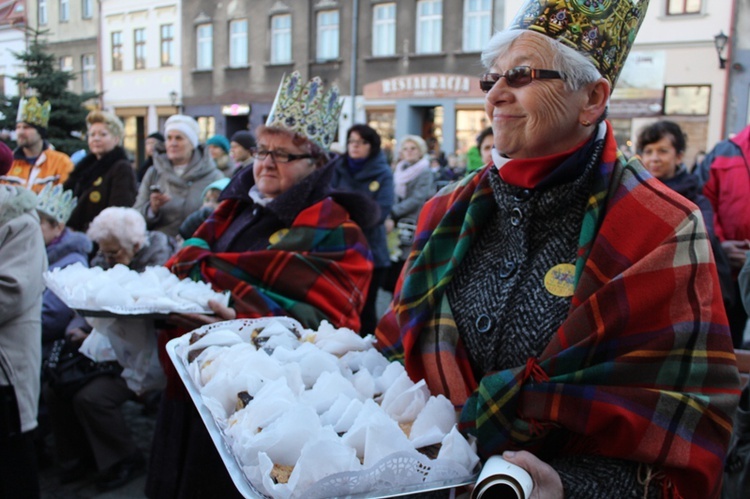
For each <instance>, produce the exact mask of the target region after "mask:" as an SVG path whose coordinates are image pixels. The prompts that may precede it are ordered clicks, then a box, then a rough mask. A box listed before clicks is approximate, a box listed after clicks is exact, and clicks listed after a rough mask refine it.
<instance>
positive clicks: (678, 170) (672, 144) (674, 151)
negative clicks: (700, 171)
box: [637, 120, 736, 310]
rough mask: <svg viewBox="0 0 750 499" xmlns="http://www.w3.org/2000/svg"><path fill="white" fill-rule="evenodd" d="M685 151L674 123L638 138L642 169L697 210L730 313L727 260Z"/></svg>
mask: <svg viewBox="0 0 750 499" xmlns="http://www.w3.org/2000/svg"><path fill="white" fill-rule="evenodd" d="M686 148H687V140H686V139H685V134H684V133H683V131H682V129H681V128H680V125H678V124H677V123H675V122H673V121H668V120H662V121H657V122H655V123H652V124H651V125H648V126H647V127H645V128H643V129H642V130H641V132H640V133H639V134H638V142H637V150H638V154H639V155H640V156H641V161H642V162H643V166H645V167H646V169H647V170H648V171H649V172H650V173H651V175H653V176H654V177H656V178H658V179H659V180H661V181H662V182H663V183H664V184H665V185H666V186H667V187H669V188H670V189H672V190H673V191H675V192H677V193H678V194H680V195H682V196H683V197H685V198H687V199H689V200H690V201H692V202H693V203H695V204H696V205H697V206H698V208H700V210H701V215H703V221H704V222H705V224H706V232H708V235H709V237H710V238H711V249H712V250H713V253H714V259H715V260H716V271H717V273H718V274H719V283H720V284H721V292H722V296H723V298H724V306H725V307H727V310H729V308H730V307H731V306H732V305H733V304H734V303H735V299H736V297H735V292H734V284H733V282H732V274H731V271H730V268H729V259H728V258H727V255H726V253H725V252H724V250H723V249H722V247H721V242H720V241H719V239H718V238H717V237H716V233H715V232H714V210H713V208H712V207H711V202H710V201H709V200H708V198H707V197H706V196H704V195H703V194H702V193H701V182H700V179H699V178H698V177H697V176H695V175H691V174H690V173H689V172H688V170H687V167H686V166H685V163H683V161H682V160H683V158H684V156H685V149H686Z"/></svg>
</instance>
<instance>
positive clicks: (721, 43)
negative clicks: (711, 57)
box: [714, 30, 729, 69]
mask: <svg viewBox="0 0 750 499" xmlns="http://www.w3.org/2000/svg"><path fill="white" fill-rule="evenodd" d="M728 41H729V37H728V36H727V35H725V34H724V31H723V30H722V31H721V32H720V33H719V34H718V35H716V36H714V47H716V54H717V55H718V56H719V69H724V68H726V66H727V60H726V59H725V58H724V57H722V56H721V54H722V52H724V47H726V46H727V42H728Z"/></svg>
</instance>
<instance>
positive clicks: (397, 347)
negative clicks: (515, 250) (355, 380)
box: [377, 128, 739, 497]
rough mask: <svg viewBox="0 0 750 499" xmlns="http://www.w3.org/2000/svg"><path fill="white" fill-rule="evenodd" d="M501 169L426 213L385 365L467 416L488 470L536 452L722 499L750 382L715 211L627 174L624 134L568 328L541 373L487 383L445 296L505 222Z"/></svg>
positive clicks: (506, 374) (594, 213)
mask: <svg viewBox="0 0 750 499" xmlns="http://www.w3.org/2000/svg"><path fill="white" fill-rule="evenodd" d="M491 170H493V167H489V168H484V169H482V170H480V171H478V172H477V173H476V174H474V175H472V176H469V177H467V178H466V179H464V180H463V181H461V182H460V183H459V184H457V185H455V186H454V187H452V188H450V187H449V188H447V189H444V190H443V191H441V192H440V193H439V194H438V195H437V196H436V197H435V198H433V199H432V200H430V201H429V202H428V203H427V205H426V206H425V207H424V208H423V210H422V212H421V215H420V219H419V222H418V227H417V233H416V238H415V244H414V248H413V250H412V252H411V254H410V256H409V259H408V260H407V262H406V265H405V267H404V270H403V272H402V275H401V279H400V281H399V283H398V285H397V289H396V293H395V295H394V300H393V302H392V304H391V307H390V309H389V310H388V312H387V313H386V315H385V317H384V318H383V319H382V321H381V322H380V324H379V326H378V331H377V336H378V342H379V347H380V348H381V350H383V351H384V353H386V354H387V355H388V356H389V357H390V358H392V359H402V360H403V361H404V363H405V365H406V368H407V370H408V372H409V373H410V375H411V376H412V378H414V379H419V378H424V379H426V381H427V383H428V385H429V386H430V389H431V390H432V392H433V393H442V394H444V395H446V396H447V397H448V398H450V399H451V400H452V402H453V403H454V404H455V405H456V406H457V407H459V408H462V414H461V422H462V428H463V430H464V431H466V432H468V433H471V434H474V435H476V436H477V437H478V441H477V442H478V445H479V448H480V452H481V453H482V454H483V455H484V456H485V457H488V456H489V455H492V454H497V453H500V452H502V451H503V450H505V449H513V448H527V449H530V450H539V451H542V452H545V453H551V454H552V455H556V454H558V455H559V454H565V453H567V454H576V453H578V454H580V453H586V454H589V455H592V454H593V455H602V456H609V457H615V458H621V459H627V460H631V461H635V462H642V463H647V464H650V465H655V466H656V467H657V469H660V470H663V471H664V473H665V474H666V479H665V480H664V484H665V488H669V491H670V493H671V494H672V495H673V496H679V495H683V496H687V495H688V494H689V495H690V496H691V497H715V496H717V495H718V493H719V490H720V484H721V475H722V469H723V462H724V457H725V454H726V450H727V446H728V443H729V436H730V433H731V430H732V416H733V413H734V410H735V409H736V406H737V400H738V396H739V378H738V373H737V368H736V364H735V358H734V353H733V349H732V343H731V339H730V337H729V335H728V328H727V322H726V316H725V313H724V308H723V305H722V298H721V292H720V287H719V283H718V279H717V275H716V268H715V264H714V260H713V257H712V254H711V252H710V247H709V241H708V237H707V235H706V232H705V227H704V224H703V221H702V219H701V215H700V211H699V210H698V209H697V208H696V207H695V206H694V205H692V204H691V203H690V202H688V201H686V200H685V199H684V198H682V197H681V196H679V195H677V194H676V193H674V192H673V191H671V190H670V189H668V188H666V187H665V186H663V185H662V184H661V183H660V182H659V181H657V180H655V179H654V178H652V177H651V176H650V175H649V174H648V173H647V172H646V171H645V170H644V168H643V167H642V165H641V164H640V163H639V162H637V161H631V162H630V163H626V162H625V160H624V158H623V157H622V155H621V154H620V153H619V152H618V151H617V147H616V144H615V141H614V137H613V136H612V133H611V128H610V130H609V131H608V134H607V137H606V142H605V146H604V150H603V153H602V158H601V162H600V165H599V168H598V171H597V176H596V178H595V182H594V188H593V190H592V193H591V197H590V200H589V203H588V206H587V208H586V213H585V216H584V222H583V228H582V232H581V235H580V238H579V253H578V257H579V258H578V262H577V265H576V287H575V294H574V296H573V299H572V303H571V309H570V313H569V315H568V317H567V319H566V320H565V321H564V322H563V323H562V324H561V325H560V328H559V329H558V331H557V333H556V335H555V336H554V337H553V338H552V340H551V342H550V344H549V345H548V346H547V347H546V348H545V350H544V352H543V353H542V355H541V356H540V357H539V358H538V359H533V358H532V359H529V361H528V362H527V364H526V365H524V366H517V367H516V368H514V369H509V370H505V371H501V372H490V373H486V374H485V375H484V376H483V377H482V378H481V379H479V380H476V379H475V378H474V376H473V374H472V367H471V365H470V363H469V360H468V356H467V353H466V349H465V347H464V345H463V343H462V341H461V337H460V335H461V333H460V331H458V329H457V327H456V323H455V321H454V319H453V311H452V310H451V309H450V304H449V303H448V300H447V297H446V293H445V288H446V286H447V285H448V283H449V282H450V280H451V277H452V276H453V274H454V273H455V270H456V269H457V268H458V266H459V265H460V263H461V260H462V258H463V257H464V256H465V255H466V253H467V252H468V249H469V248H470V247H471V245H472V243H473V241H474V240H475V238H476V237H477V234H479V233H480V231H481V229H482V226H483V224H484V223H485V221H487V220H489V219H490V218H491V217H490V214H491V210H492V209H494V203H493V201H492V190H491V187H490V185H489V181H488V175H490V174H492V173H493V172H492V171H491ZM540 313H543V311H540ZM553 429H554V430H555V431H556V432H560V431H567V432H568V435H569V436H570V439H569V441H570V445H569V446H568V447H567V448H565V449H557V448H545V437H546V436H547V435H549V434H550V432H551V430H553Z"/></svg>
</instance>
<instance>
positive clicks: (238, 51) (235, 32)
mask: <svg viewBox="0 0 750 499" xmlns="http://www.w3.org/2000/svg"><path fill="white" fill-rule="evenodd" d="M229 66H231V67H233V68H241V67H245V66H247V19H239V20H237V21H231V22H230V23H229Z"/></svg>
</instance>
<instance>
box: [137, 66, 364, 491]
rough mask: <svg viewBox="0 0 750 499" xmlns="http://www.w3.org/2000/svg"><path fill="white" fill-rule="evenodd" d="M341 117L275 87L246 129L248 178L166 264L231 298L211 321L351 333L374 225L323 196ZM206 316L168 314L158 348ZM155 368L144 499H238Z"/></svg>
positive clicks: (296, 87)
mask: <svg viewBox="0 0 750 499" xmlns="http://www.w3.org/2000/svg"><path fill="white" fill-rule="evenodd" d="M340 110H341V104H340V103H339V102H338V90H337V89H331V90H330V91H328V92H324V91H323V88H322V86H321V82H320V79H319V78H317V77H316V78H313V80H312V81H310V82H308V83H307V84H304V83H303V82H302V81H301V80H300V75H299V74H298V73H296V72H295V73H293V74H292V75H290V76H288V77H286V78H284V80H283V81H282V83H281V87H280V89H279V93H278V94H277V97H276V100H275V102H274V107H273V109H272V112H271V114H270V116H269V118H268V121H267V123H266V125H265V126H261V127H259V128H258V130H257V131H256V137H257V148H256V149H254V151H253V155H254V156H255V163H254V165H253V168H251V169H247V170H242V171H241V172H240V173H238V174H237V175H235V176H234V177H233V178H232V181H231V183H230V184H229V185H228V186H227V187H226V188H225V189H224V191H223V193H222V195H221V198H220V204H219V206H218V207H217V209H216V210H215V211H214V212H213V214H212V215H211V216H210V217H209V219H208V220H207V221H206V222H205V223H204V224H203V225H201V226H200V227H199V228H198V230H197V231H196V232H195V234H193V237H192V238H191V239H188V240H187V241H185V246H184V247H183V249H182V250H181V251H180V252H179V253H177V254H176V255H175V256H174V257H173V258H172V259H171V260H170V261H169V262H167V264H166V265H167V266H168V267H169V268H170V269H171V270H172V272H174V273H175V274H177V275H178V276H180V277H192V278H193V279H198V280H203V281H205V282H209V283H211V284H212V285H213V287H214V288H215V289H216V290H229V291H231V306H232V308H231V309H226V308H223V307H221V306H218V305H217V304H215V303H214V304H213V306H214V310H215V311H216V312H217V317H218V318H223V319H231V318H235V317H239V318H252V317H264V316H275V315H284V316H290V317H293V318H295V319H297V320H298V321H300V322H301V323H302V324H303V325H305V326H306V327H313V328H317V326H318V325H319V324H320V322H321V321H322V320H327V321H329V322H330V323H332V324H334V325H336V326H337V327H342V326H343V327H349V328H352V329H354V330H358V329H359V314H360V311H361V309H362V307H363V305H364V301H365V293H366V292H367V288H368V285H369V283H370V279H371V276H372V269H373V263H372V257H371V253H370V251H369V249H368V246H367V241H366V239H365V237H364V234H363V232H362V230H361V228H360V227H365V226H369V225H372V224H374V223H376V222H377V216H378V214H377V211H378V210H377V207H376V205H374V203H372V202H371V201H368V200H367V198H366V197H364V196H362V195H360V194H355V193H333V192H330V189H329V185H330V182H331V176H332V174H333V162H332V161H331V158H330V157H329V155H328V154H327V152H326V151H327V149H328V146H329V145H330V143H331V142H332V140H333V137H334V133H335V130H336V127H337V125H338V115H339V112H340ZM217 317H214V318H208V317H206V316H200V315H179V316H178V315H174V316H172V319H171V321H172V322H173V323H174V324H176V325H177V326H178V327H176V328H173V329H165V330H163V331H162V332H161V336H160V343H161V345H162V346H163V345H164V344H165V343H166V341H167V340H169V339H171V338H174V337H176V336H178V335H181V334H183V333H185V332H186V331H190V330H191V329H194V328H196V327H198V326H200V325H202V324H204V323H206V322H207V321H209V320H216V318H217ZM162 354H164V351H163V349H162ZM162 360H163V362H162V365H163V366H164V368H165V370H166V371H167V378H168V386H167V390H166V392H165V394H164V396H163V398H162V404H161V410H160V414H159V420H158V423H157V429H156V436H155V440H154V445H153V451H152V456H151V457H152V460H151V469H150V473H149V478H148V483H147V487H146V492H147V495H148V496H149V497H184V496H186V495H190V496H191V497H232V496H236V495H238V492H237V490H236V489H235V488H234V486H233V485H232V483H231V480H230V478H229V475H228V473H227V472H226V470H225V469H224V467H223V464H222V462H221V459H220V458H219V455H218V453H217V452H216V450H215V448H214V447H213V444H212V443H211V440H210V438H209V436H208V433H207V432H206V429H205V427H204V426H203V423H202V422H201V420H200V417H199V416H198V413H197V411H196V410H195V408H194V407H193V404H192V402H191V401H190V400H189V398H188V396H187V393H186V392H185V391H184V388H183V387H182V385H181V382H180V381H179V378H178V377H177V375H176V373H174V372H173V368H172V366H171V363H170V362H169V360H168V359H167V358H166V356H164V357H163V358H162Z"/></svg>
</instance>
